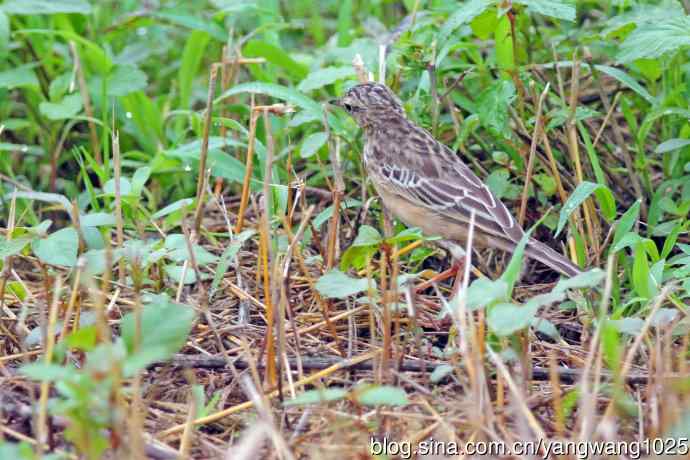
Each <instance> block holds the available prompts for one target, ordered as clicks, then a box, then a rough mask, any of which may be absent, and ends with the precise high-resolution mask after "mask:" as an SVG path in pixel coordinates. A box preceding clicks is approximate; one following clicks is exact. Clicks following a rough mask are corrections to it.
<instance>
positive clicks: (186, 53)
mask: <svg viewBox="0 0 690 460" xmlns="http://www.w3.org/2000/svg"><path fill="white" fill-rule="evenodd" d="M210 39H211V37H210V36H209V34H208V33H206V32H204V31H201V30H195V31H194V32H192V33H191V34H189V38H188V39H187V42H186V43H185V45H184V50H183V51H182V61H181V63H180V70H179V72H178V74H177V78H178V80H179V85H180V104H179V107H181V108H183V109H187V108H189V105H190V100H191V96H192V84H193V83H194V78H195V77H196V75H197V73H198V72H199V67H200V66H201V59H202V58H203V57H204V51H205V50H206V45H208V42H209V40H210Z"/></svg>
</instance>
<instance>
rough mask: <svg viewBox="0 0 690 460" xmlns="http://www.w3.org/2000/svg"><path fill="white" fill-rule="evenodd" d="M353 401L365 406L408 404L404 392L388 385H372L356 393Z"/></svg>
mask: <svg viewBox="0 0 690 460" xmlns="http://www.w3.org/2000/svg"><path fill="white" fill-rule="evenodd" d="M355 399H356V400H357V402H359V403H360V404H364V405H365V406H380V405H382V404H386V405H389V406H405V405H407V404H409V403H410V401H409V400H408V399H407V394H406V393H405V390H403V389H402V388H398V387H393V386H389V385H372V386H369V387H368V388H365V389H364V390H359V391H356V392H355Z"/></svg>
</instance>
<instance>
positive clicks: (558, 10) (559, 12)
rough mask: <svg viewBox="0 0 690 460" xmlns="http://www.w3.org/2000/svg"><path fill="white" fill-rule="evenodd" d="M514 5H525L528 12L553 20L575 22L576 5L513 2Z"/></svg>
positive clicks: (552, 0) (550, 1)
mask: <svg viewBox="0 0 690 460" xmlns="http://www.w3.org/2000/svg"><path fill="white" fill-rule="evenodd" d="M513 3H516V4H518V5H525V6H526V7H527V10H528V11H532V12H534V13H539V14H541V15H543V16H549V17H551V18H557V19H565V20H566V21H574V20H575V3H574V2H569V1H564V0H513Z"/></svg>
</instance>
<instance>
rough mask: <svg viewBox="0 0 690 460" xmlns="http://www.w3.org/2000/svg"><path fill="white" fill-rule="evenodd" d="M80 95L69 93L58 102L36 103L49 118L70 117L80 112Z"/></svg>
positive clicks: (60, 118)
mask: <svg viewBox="0 0 690 460" xmlns="http://www.w3.org/2000/svg"><path fill="white" fill-rule="evenodd" d="M81 108H82V105H81V95H80V94H78V93H77V94H70V95H69V96H65V97H64V98H63V99H62V100H61V101H60V102H41V103H40V104H39V105H38V109H39V110H40V112H41V113H42V114H43V115H45V116H46V117H47V118H49V119H50V120H64V119H65V118H72V117H74V116H75V115H77V114H78V113H79V112H81Z"/></svg>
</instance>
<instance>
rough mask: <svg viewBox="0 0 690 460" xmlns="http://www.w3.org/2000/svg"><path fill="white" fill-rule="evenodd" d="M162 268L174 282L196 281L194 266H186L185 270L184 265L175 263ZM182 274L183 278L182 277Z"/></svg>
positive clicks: (190, 282) (192, 282) (189, 282)
mask: <svg viewBox="0 0 690 460" xmlns="http://www.w3.org/2000/svg"><path fill="white" fill-rule="evenodd" d="M164 268H165V274H166V275H168V276H169V277H170V279H171V280H173V281H174V282H175V283H176V284H178V283H182V284H194V283H196V272H195V271H194V268H192V267H191V266H188V267H187V271H185V269H184V266H182V265H175V264H168V265H166V266H165V267H164ZM183 276H184V280H183V279H182V277H183ZM202 278H203V277H202Z"/></svg>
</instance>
